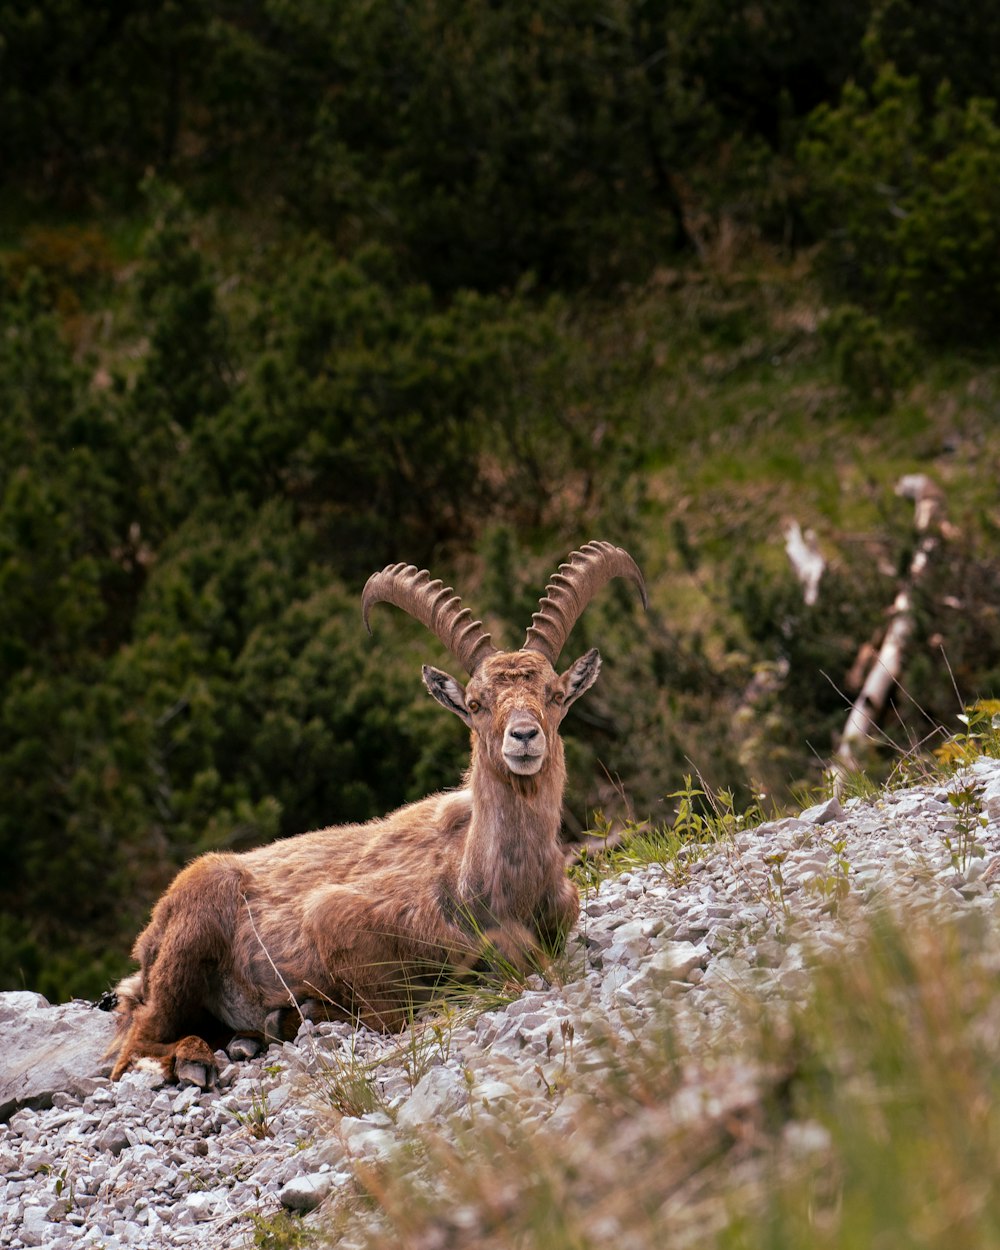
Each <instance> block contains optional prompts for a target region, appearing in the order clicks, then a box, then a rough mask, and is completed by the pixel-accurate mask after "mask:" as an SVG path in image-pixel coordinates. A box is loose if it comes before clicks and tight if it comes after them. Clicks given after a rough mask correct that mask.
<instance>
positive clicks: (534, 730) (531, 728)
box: [510, 725, 538, 744]
mask: <svg viewBox="0 0 1000 1250" xmlns="http://www.w3.org/2000/svg"><path fill="white" fill-rule="evenodd" d="M510 736H511V737H512V738H516V739H517V741H518V742H523V743H525V744H527V743H529V742H531V741H532V740H533V739H534V738H537V737H538V726H537V725H525V726H524V727H523V728H521V729H514V728H513V727H512V728H511V731H510Z"/></svg>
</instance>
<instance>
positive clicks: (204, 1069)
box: [174, 1059, 215, 1089]
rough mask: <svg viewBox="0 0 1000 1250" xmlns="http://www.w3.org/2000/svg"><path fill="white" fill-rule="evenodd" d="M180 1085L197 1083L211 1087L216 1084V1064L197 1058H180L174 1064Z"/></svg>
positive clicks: (204, 1086) (199, 1086)
mask: <svg viewBox="0 0 1000 1250" xmlns="http://www.w3.org/2000/svg"><path fill="white" fill-rule="evenodd" d="M174 1076H175V1077H176V1078H177V1084H178V1085H197V1086H198V1088H199V1089H211V1088H212V1087H213V1086H214V1085H215V1064H214V1063H213V1064H211V1065H209V1064H207V1063H199V1061H198V1060H197V1059H178V1060H177V1062H176V1063H175V1064H174Z"/></svg>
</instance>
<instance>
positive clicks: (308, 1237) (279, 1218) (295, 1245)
mask: <svg viewBox="0 0 1000 1250" xmlns="http://www.w3.org/2000/svg"><path fill="white" fill-rule="evenodd" d="M250 1218H251V1219H252V1220H253V1243H252V1244H253V1246H254V1250H304V1247H306V1246H314V1245H315V1244H316V1238H317V1234H316V1232H315V1230H314V1229H311V1228H309V1227H307V1226H306V1225H305V1224H303V1223H302V1221H301V1220H299V1219H296V1217H295V1216H294V1215H289V1214H288V1212H287V1211H278V1212H277V1213H276V1214H274V1215H253V1216H251V1217H250Z"/></svg>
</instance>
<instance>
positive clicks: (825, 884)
mask: <svg viewBox="0 0 1000 1250" xmlns="http://www.w3.org/2000/svg"><path fill="white" fill-rule="evenodd" d="M826 845H827V848H828V849H829V851H830V853H831V855H832V856H833V862H832V863H831V865H830V869H829V871H828V872H826V873H817V875H816V876H814V877H812V878H810V880H809V881H807V882H806V888H807V889H808V890H809V891H810V892H812V893H814V894H818V895H819V897H820V898H822V899H823V900H825V902H826V904H827V907H828V909H829V910H831V911H834V912H836V911H838V910H839V909H840V905H841V903H843V902H844V900H845V899H846V898H847V896H848V894H850V892H851V883H850V880H849V877H848V874H849V873H850V871H851V864H850V860H848V858H847V840H846V839H845V838H835V839H832V840H831V841H829V842H827V844H826Z"/></svg>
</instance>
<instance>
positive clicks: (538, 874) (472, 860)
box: [458, 738, 566, 923]
mask: <svg viewBox="0 0 1000 1250" xmlns="http://www.w3.org/2000/svg"><path fill="white" fill-rule="evenodd" d="M565 784H566V767H565V763H564V760H563V751H562V742H561V741H560V740H559V739H558V738H556V739H555V742H554V743H553V749H552V750H551V751H550V754H549V758H548V759H547V760H546V763H545V766H544V768H543V769H542V771H541V772H540V773H538V774H536V775H535V776H533V777H525V778H515V779H512V778H511V777H510V776H501V775H500V774H499V773H498V772H497V771H496V770H495V769H494V768H493V766H492V765H491V764H490V763H489V761H488V760H487V758H486V755H485V752H484V751H479V750H477V749H476V746H475V745H474V747H473V753H472V768H471V769H470V771H469V776H468V785H469V788H470V789H471V791H472V817H471V821H470V824H469V832H468V836H467V839H466V845H465V852H464V855H463V857H462V867H461V871H460V874H459V882H458V886H459V894H460V896H461V898H462V900H463V901H464V902H466V903H467V904H470V905H473V906H475V908H476V909H477V910H480V909H485V910H486V911H488V912H489V914H491V915H492V916H493V917H495V918H496V919H498V920H502V919H508V918H509V919H516V920H520V921H522V922H525V923H526V922H527V921H528V920H530V918H531V917H532V915H533V914H534V913H535V912H536V910H537V909H538V906H539V904H540V903H541V902H542V901H543V900H544V899H545V897H546V896H547V895H548V894H549V892H550V891H552V890H553V889H554V888H555V885H556V881H557V880H558V879H559V878H560V877H561V876H562V874H563V871H564V856H563V854H562V851H561V849H560V847H559V825H560V821H561V818H562V799H563V789H564V787H565Z"/></svg>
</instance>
